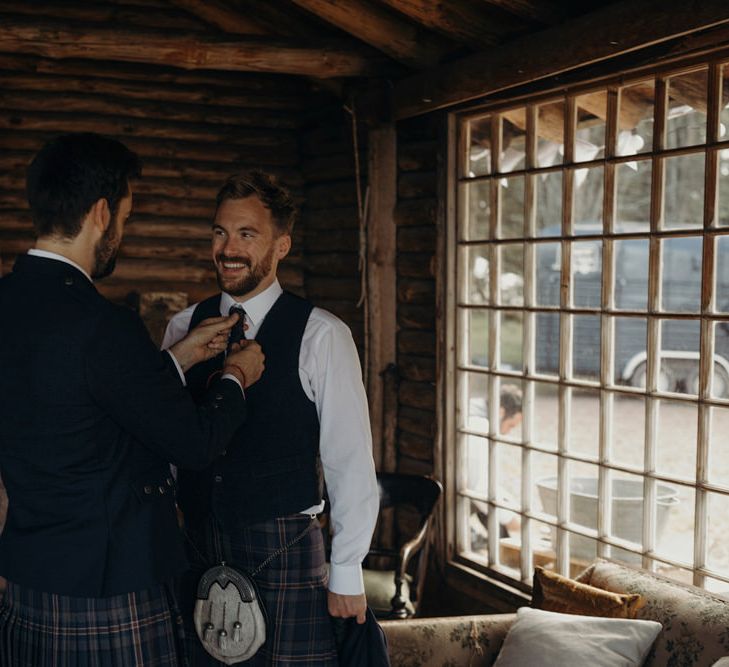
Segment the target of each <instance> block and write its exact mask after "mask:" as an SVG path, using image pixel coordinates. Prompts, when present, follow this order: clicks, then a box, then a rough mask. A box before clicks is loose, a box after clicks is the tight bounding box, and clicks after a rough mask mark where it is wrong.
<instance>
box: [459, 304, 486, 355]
mask: <svg viewBox="0 0 729 667" xmlns="http://www.w3.org/2000/svg"><path fill="white" fill-rule="evenodd" d="M460 326H461V328H460V331H459V332H458V345H459V347H460V351H461V359H460V363H461V365H462V366H482V367H484V368H486V367H488V365H489V311H488V310H485V309H478V310H475V309H470V308H468V309H463V310H461V311H460Z"/></svg>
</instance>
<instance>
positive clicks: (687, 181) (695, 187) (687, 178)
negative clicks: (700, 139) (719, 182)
mask: <svg viewBox="0 0 729 667" xmlns="http://www.w3.org/2000/svg"><path fill="white" fill-rule="evenodd" d="M705 159H706V158H705V157H704V154H703V153H694V154H693V155H680V156H678V157H671V158H666V160H665V162H664V164H665V178H666V180H665V185H664V202H665V206H664V210H663V226H664V227H665V228H666V229H679V228H697V227H698V228H699V229H700V228H701V227H703V226H704V163H705Z"/></svg>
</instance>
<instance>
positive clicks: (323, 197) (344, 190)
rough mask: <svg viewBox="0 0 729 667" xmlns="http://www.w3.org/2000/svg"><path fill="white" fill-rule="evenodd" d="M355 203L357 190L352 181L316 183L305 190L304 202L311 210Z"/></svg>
mask: <svg viewBox="0 0 729 667" xmlns="http://www.w3.org/2000/svg"><path fill="white" fill-rule="evenodd" d="M356 201H357V190H356V186H355V184H354V182H353V181H349V180H348V181H333V182H330V183H317V184H316V185H312V186H309V187H308V188H306V202H307V205H308V206H310V207H311V208H324V207H327V208H331V207H341V206H347V204H352V203H354V202H356Z"/></svg>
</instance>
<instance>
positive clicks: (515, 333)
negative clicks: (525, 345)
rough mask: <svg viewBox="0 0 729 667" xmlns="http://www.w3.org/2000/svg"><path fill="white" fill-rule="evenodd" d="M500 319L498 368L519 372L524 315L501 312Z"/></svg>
mask: <svg viewBox="0 0 729 667" xmlns="http://www.w3.org/2000/svg"><path fill="white" fill-rule="evenodd" d="M500 317H501V363H500V364H499V368H501V369H502V370H509V371H521V370H522V336H523V331H524V315H523V314H522V313H515V312H512V311H509V312H502V313H501V314H500Z"/></svg>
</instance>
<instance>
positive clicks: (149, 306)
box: [139, 290, 188, 347]
mask: <svg viewBox="0 0 729 667" xmlns="http://www.w3.org/2000/svg"><path fill="white" fill-rule="evenodd" d="M187 305H188V295H187V293H186V292H163V291H159V290H157V291H153V292H142V293H141V294H140V298H139V316H140V317H141V318H142V321H143V322H144V325H145V326H146V327H147V331H149V336H150V338H151V339H152V340H153V341H154V343H155V344H156V345H157V347H160V346H161V345H162V339H163V338H164V335H165V330H166V329H167V324H168V323H169V321H170V319H172V316H173V315H175V314H177V313H179V312H180V311H181V310H184V309H185V308H187Z"/></svg>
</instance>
